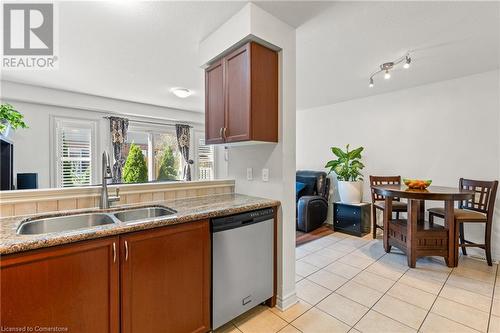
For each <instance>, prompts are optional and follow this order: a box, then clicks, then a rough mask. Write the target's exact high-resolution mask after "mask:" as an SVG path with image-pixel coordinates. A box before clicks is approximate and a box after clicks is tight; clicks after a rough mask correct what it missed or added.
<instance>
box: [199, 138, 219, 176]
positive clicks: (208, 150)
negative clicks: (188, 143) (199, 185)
mask: <svg viewBox="0 0 500 333" xmlns="http://www.w3.org/2000/svg"><path fill="white" fill-rule="evenodd" d="M197 153H198V179H199V180H213V179H214V172H215V168H214V146H209V145H205V139H199V142H198V152H197Z"/></svg>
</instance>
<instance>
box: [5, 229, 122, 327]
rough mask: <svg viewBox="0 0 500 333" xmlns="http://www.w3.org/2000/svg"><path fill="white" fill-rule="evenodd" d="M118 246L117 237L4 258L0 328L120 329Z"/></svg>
mask: <svg viewBox="0 0 500 333" xmlns="http://www.w3.org/2000/svg"><path fill="white" fill-rule="evenodd" d="M117 250H118V237H116V238H106V239H99V240H93V241H88V242H82V243H77V244H71V245H64V246H58V247H54V248H49V249H43V250H36V251H30V252H27V253H25V254H15V255H6V256H2V260H1V262H0V267H1V268H0V281H1V284H0V285H1V295H2V297H1V316H0V318H1V319H0V321H1V327H25V326H26V327H27V328H28V329H29V327H31V328H35V327H36V326H39V327H60V328H67V331H69V332H118V331H119V326H118V324H119V304H118V302H119V288H118V285H119V279H118V273H119V269H118V254H117ZM35 330H36V329H35Z"/></svg>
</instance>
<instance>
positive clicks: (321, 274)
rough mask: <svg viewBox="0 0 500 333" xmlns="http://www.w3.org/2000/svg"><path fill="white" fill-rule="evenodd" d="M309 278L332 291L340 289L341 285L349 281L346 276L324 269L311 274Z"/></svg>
mask: <svg viewBox="0 0 500 333" xmlns="http://www.w3.org/2000/svg"><path fill="white" fill-rule="evenodd" d="M307 279H308V280H311V281H313V282H315V283H317V284H319V285H320V286H323V287H325V288H328V289H330V290H332V291H334V290H336V289H338V288H339V287H340V286H342V285H343V284H344V283H346V282H347V279H346V278H343V277H342V276H339V275H336V274H332V273H330V272H328V271H326V270H324V269H322V270H320V271H317V272H316V273H314V274H311V275H309V276H308V277H307Z"/></svg>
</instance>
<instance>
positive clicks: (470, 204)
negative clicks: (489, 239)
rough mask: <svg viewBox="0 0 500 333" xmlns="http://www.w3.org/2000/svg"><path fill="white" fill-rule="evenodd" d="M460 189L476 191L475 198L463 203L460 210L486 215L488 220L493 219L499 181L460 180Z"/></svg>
mask: <svg viewBox="0 0 500 333" xmlns="http://www.w3.org/2000/svg"><path fill="white" fill-rule="evenodd" d="M459 187H460V188H461V189H465V190H470V191H474V198H472V199H469V200H463V201H461V202H460V203H459V208H462V209H469V210H474V211H476V212H480V213H484V214H486V215H487V216H488V219H491V218H492V216H493V208H494V207H495V198H496V196H497V188H498V180H494V181H484V180H473V179H464V178H460V182H459Z"/></svg>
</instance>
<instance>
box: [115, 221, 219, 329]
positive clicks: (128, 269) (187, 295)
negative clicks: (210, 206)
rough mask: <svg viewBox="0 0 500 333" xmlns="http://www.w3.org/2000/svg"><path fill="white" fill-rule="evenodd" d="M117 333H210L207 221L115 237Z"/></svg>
mask: <svg viewBox="0 0 500 333" xmlns="http://www.w3.org/2000/svg"><path fill="white" fill-rule="evenodd" d="M120 243H121V245H120V246H121V251H122V252H121V254H122V257H121V259H122V265H121V279H122V281H121V282H122V294H121V297H122V298H121V301H122V302H121V306H122V331H123V332H127V333H130V332H134V333H138V332H168V333H188V332H207V331H209V330H210V276H211V274H210V229H209V224H208V221H206V220H205V221H198V222H193V223H186V224H179V225H174V226H168V227H164V228H159V229H156V230H151V231H143V232H138V233H134V234H130V235H127V236H123V237H121V240H120Z"/></svg>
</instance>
